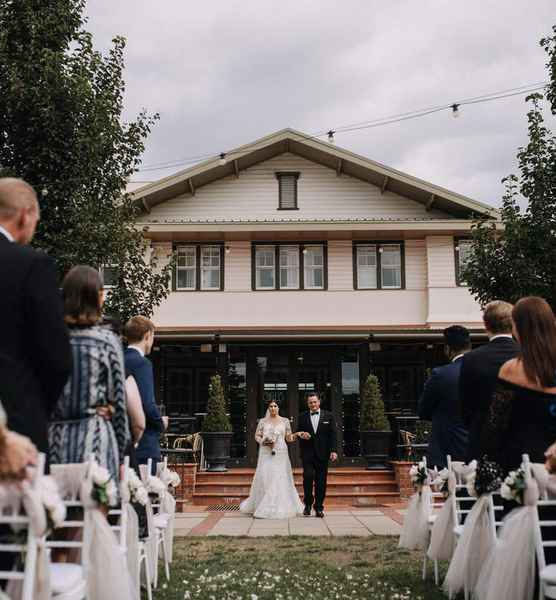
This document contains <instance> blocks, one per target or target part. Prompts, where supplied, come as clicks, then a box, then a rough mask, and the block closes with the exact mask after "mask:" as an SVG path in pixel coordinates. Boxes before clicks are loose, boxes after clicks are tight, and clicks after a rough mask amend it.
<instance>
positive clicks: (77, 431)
mask: <svg viewBox="0 0 556 600" xmlns="http://www.w3.org/2000/svg"><path fill="white" fill-rule="evenodd" d="M70 341H71V349H72V358H73V367H72V372H71V375H70V378H69V379H68V381H67V383H66V386H65V388H64V391H63V392H62V395H61V397H60V399H59V400H58V404H57V406H56V409H55V410H54V413H53V415H52V419H51V422H50V424H49V445H50V450H49V460H50V463H51V464H56V463H77V462H84V461H86V460H88V458H89V457H90V455H91V454H94V455H95V458H96V460H97V461H98V463H99V464H100V465H102V466H103V467H106V468H107V469H108V470H109V471H110V473H111V474H112V477H113V478H114V480H115V481H118V479H119V473H118V470H119V465H120V464H121V462H123V456H124V450H125V447H126V444H127V442H128V439H129V426H128V420H127V411H126V398H125V371H124V360H123V352H122V347H121V344H120V341H119V340H118V338H117V337H116V336H115V335H114V334H113V333H112V332H111V331H107V330H106V329H102V328H100V327H97V326H95V327H87V328H77V327H76V328H73V329H71V330H70ZM107 405H112V407H113V408H114V414H113V415H112V420H111V421H110V420H108V421H107V420H105V419H104V418H102V417H100V416H98V415H97V413H96V407H99V406H107Z"/></svg>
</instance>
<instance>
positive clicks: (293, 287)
mask: <svg viewBox="0 0 556 600" xmlns="http://www.w3.org/2000/svg"><path fill="white" fill-rule="evenodd" d="M285 249H287V250H290V251H291V250H292V249H293V250H294V252H293V253H292V254H291V255H290V256H295V264H285V265H283V264H282V256H283V254H282V251H283V250H285ZM284 254H285V253H284ZM278 256H279V261H280V264H279V270H278V272H279V275H280V289H281V290H298V289H299V288H300V287H301V285H300V284H301V273H300V266H301V265H300V261H299V244H291V245H286V244H280V245H279V246H278ZM282 269H285V270H286V271H289V270H290V269H292V270H295V271H296V273H297V277H296V282H295V284H294V285H282Z"/></svg>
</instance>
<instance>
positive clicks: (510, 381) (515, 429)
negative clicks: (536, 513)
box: [480, 296, 556, 473]
mask: <svg viewBox="0 0 556 600" xmlns="http://www.w3.org/2000/svg"><path fill="white" fill-rule="evenodd" d="M512 318H513V323H514V335H515V337H516V339H517V340H518V342H519V344H520V352H519V354H518V356H517V357H516V358H513V359H511V360H509V361H507V362H505V363H504V364H503V365H502V367H501V368H500V372H499V374H498V378H497V383H496V387H495V391H494V393H493V399H492V403H491V406H490V410H489V412H488V418H487V420H486V423H485V424H484V427H483V431H482V436H481V446H480V454H481V455H485V454H486V455H488V457H489V459H491V460H495V461H496V462H497V463H498V464H499V465H500V466H501V467H502V469H503V470H504V471H505V472H506V473H507V472H508V471H510V470H513V469H516V468H517V467H519V465H520V464H521V456H522V454H524V453H527V454H529V457H530V459H531V461H532V462H543V461H544V458H545V450H546V448H547V447H548V446H549V445H550V444H551V443H552V442H553V441H554V439H556V319H555V317H554V313H553V312H552V309H551V308H550V306H549V304H548V303H547V302H546V301H545V300H543V299H542V298H538V297H536V296H529V297H527V298H522V299H521V300H519V302H517V304H516V305H515V307H514V309H513V311H512Z"/></svg>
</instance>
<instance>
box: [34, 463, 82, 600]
mask: <svg viewBox="0 0 556 600" xmlns="http://www.w3.org/2000/svg"><path fill="white" fill-rule="evenodd" d="M93 463H94V459H93V458H91V459H89V461H88V462H86V463H81V464H67V465H66V464H60V465H56V464H53V465H50V472H51V475H52V476H53V477H54V479H55V480H56V481H57V483H58V487H59V488H60V492H61V493H62V494H63V495H64V498H63V501H64V504H65V505H66V508H67V509H72V508H80V509H81V510H82V512H83V514H82V518H80V519H75V518H73V519H71V520H70V519H67V518H66V520H65V521H64V522H63V523H62V525H61V526H60V527H59V529H62V528H72V529H81V530H82V538H81V540H51V539H47V540H46V547H47V548H50V549H59V548H66V549H72V550H78V551H79V554H80V555H81V556H80V562H77V563H76V562H58V563H51V565H50V587H51V591H52V600H83V599H84V598H85V597H86V592H87V562H86V553H85V552H83V548H85V547H86V545H87V538H88V536H89V531H88V527H87V519H86V518H85V512H86V511H87V510H88V509H87V508H86V507H85V506H84V504H83V502H82V500H81V498H80V495H79V492H80V485H78V482H79V479H81V480H83V478H85V477H87V474H88V473H89V470H90V469H91V467H92V465H93ZM69 480H73V482H72V485H67V483H68V481H69Z"/></svg>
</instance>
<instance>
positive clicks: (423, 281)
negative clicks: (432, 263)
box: [405, 240, 427, 290]
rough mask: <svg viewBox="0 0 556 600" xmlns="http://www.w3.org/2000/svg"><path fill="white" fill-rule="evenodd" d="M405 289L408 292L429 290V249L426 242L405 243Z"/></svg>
mask: <svg viewBox="0 0 556 600" xmlns="http://www.w3.org/2000/svg"><path fill="white" fill-rule="evenodd" d="M405 287H406V288H407V289H408V290H424V289H426V288H427V248H426V245H425V240H406V241H405Z"/></svg>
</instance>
